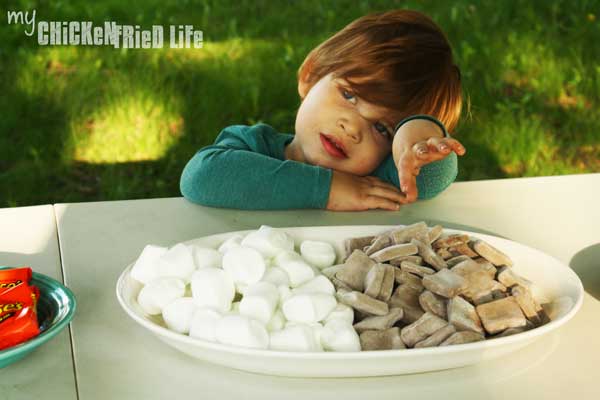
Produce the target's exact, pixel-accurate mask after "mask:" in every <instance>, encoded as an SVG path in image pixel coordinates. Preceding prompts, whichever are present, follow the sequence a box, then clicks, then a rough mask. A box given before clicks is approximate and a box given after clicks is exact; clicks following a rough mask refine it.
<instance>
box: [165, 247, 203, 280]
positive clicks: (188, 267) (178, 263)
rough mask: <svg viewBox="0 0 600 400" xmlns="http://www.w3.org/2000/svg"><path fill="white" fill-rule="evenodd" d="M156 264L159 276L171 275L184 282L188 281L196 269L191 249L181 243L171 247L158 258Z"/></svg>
mask: <svg viewBox="0 0 600 400" xmlns="http://www.w3.org/2000/svg"><path fill="white" fill-rule="evenodd" d="M157 264H158V266H157V268H158V275H159V276H172V277H175V278H180V279H183V280H184V281H185V282H189V281H190V277H191V276H192V274H193V273H194V271H195V270H196V264H195V263H194V258H193V256H192V251H191V250H190V248H189V247H188V246H186V245H185V244H183V243H178V244H176V245H175V246H173V247H171V248H170V249H169V250H168V251H167V252H166V253H165V254H163V255H162V256H161V257H160V258H159V259H158V261H157Z"/></svg>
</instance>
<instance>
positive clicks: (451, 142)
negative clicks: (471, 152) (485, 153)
mask: <svg viewBox="0 0 600 400" xmlns="http://www.w3.org/2000/svg"><path fill="white" fill-rule="evenodd" d="M444 142H445V143H446V144H447V145H448V146H450V148H451V149H452V150H453V151H454V152H455V153H456V154H458V155H459V156H462V155H464V154H465V153H466V152H467V150H466V149H465V147H464V146H463V145H462V144H461V143H460V142H459V141H458V140H456V139H452V138H445V139H444Z"/></svg>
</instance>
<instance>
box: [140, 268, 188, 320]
mask: <svg viewBox="0 0 600 400" xmlns="http://www.w3.org/2000/svg"><path fill="white" fill-rule="evenodd" d="M184 294H185V282H184V281H183V280H181V279H179V278H173V277H158V278H156V279H154V280H152V281H151V282H150V283H148V284H147V285H146V286H144V287H143V288H142V290H140V293H139V294H138V297H137V301H138V304H139V305H140V307H141V308H142V310H144V312H145V313H146V314H148V315H157V314H160V313H161V312H162V310H163V308H165V307H166V306H167V304H169V303H170V302H172V301H173V300H175V299H178V298H180V297H183V295H184Z"/></svg>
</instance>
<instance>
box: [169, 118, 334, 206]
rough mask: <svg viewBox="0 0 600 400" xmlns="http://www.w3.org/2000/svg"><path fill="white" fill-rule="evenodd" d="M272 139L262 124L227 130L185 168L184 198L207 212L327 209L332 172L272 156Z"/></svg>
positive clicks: (265, 126) (234, 127)
mask: <svg viewBox="0 0 600 400" xmlns="http://www.w3.org/2000/svg"><path fill="white" fill-rule="evenodd" d="M269 130H271V131H269ZM276 135H278V134H277V133H276V132H275V131H274V130H273V129H272V128H270V127H268V126H267V125H261V124H258V125H254V126H251V127H248V126H243V125H234V126H231V127H228V128H225V129H224V130H223V131H222V132H221V133H220V134H219V136H218V137H217V139H216V141H215V143H214V144H213V145H211V146H207V147H204V148H202V149H201V150H199V151H198V152H197V153H196V154H195V155H194V157H192V159H191V160H190V161H189V162H188V163H187V165H186V166H185V168H184V170H183V173H182V175H181V181H180V189H181V193H182V195H183V196H184V197H185V198H186V199H188V200H189V201H191V202H194V203H198V204H202V205H205V206H211V207H223V208H237V209H251V210H267V209H271V210H274V209H290V208H325V206H326V204H327V200H328V198H329V189H330V187H331V176H332V171H331V170H329V169H326V168H322V167H318V166H313V165H309V164H303V163H300V162H296V161H293V160H281V159H278V158H276V157H274V156H273V152H274V148H276V147H277V146H276V145H275V144H274V142H275V141H276V140H277V139H276Z"/></svg>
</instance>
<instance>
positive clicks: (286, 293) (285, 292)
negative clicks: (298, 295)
mask: <svg viewBox="0 0 600 400" xmlns="http://www.w3.org/2000/svg"><path fill="white" fill-rule="evenodd" d="M277 291H278V292H279V305H283V302H284V301H286V300H287V299H289V298H290V297H292V289H290V288H289V287H288V286H287V285H279V286H277Z"/></svg>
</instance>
